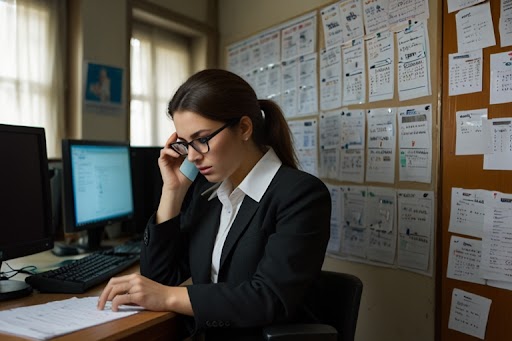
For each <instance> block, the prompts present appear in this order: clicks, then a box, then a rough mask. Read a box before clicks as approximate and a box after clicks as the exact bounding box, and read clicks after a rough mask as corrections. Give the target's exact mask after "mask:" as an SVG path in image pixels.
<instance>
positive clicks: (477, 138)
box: [455, 108, 487, 155]
mask: <svg viewBox="0 0 512 341" xmlns="http://www.w3.org/2000/svg"><path fill="white" fill-rule="evenodd" d="M456 115H457V119H456V121H457V122H456V123H457V142H456V146H455V155H481V154H484V153H485V152H486V150H487V139H486V134H485V133H484V122H486V121H487V108H485V109H475V110H467V111H457V113H456Z"/></svg>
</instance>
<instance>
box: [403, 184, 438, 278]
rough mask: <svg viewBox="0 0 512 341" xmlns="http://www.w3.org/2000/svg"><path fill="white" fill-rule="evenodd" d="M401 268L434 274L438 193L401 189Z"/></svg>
mask: <svg viewBox="0 0 512 341" xmlns="http://www.w3.org/2000/svg"><path fill="white" fill-rule="evenodd" d="M397 197H398V251H397V253H398V257H397V264H398V267H400V268H404V269H408V270H411V271H417V272H421V273H424V274H429V275H431V274H432V269H433V266H432V264H431V262H430V259H431V254H432V252H433V243H432V238H433V236H434V192H432V191H426V192H423V191H417V190H398V191H397Z"/></svg>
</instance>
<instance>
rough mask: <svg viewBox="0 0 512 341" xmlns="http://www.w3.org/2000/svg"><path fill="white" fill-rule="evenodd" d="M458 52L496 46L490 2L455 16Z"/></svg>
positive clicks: (462, 11) (467, 9) (464, 10)
mask: <svg viewBox="0 0 512 341" xmlns="http://www.w3.org/2000/svg"><path fill="white" fill-rule="evenodd" d="M455 21H456V24H457V45H458V52H468V51H475V50H479V49H483V48H486V47H489V46H494V45H496V38H495V37H494V26H493V23H492V16H491V7H490V5H489V2H486V3H484V4H481V5H477V6H473V7H469V8H466V9H463V10H461V11H460V12H458V13H457V14H456V15H455Z"/></svg>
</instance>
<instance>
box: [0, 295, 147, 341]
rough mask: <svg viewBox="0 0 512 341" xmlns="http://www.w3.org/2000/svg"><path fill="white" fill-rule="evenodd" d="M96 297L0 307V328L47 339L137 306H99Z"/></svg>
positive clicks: (120, 315) (117, 316)
mask: <svg viewBox="0 0 512 341" xmlns="http://www.w3.org/2000/svg"><path fill="white" fill-rule="evenodd" d="M97 303H98V297H85V298H76V297H73V298H69V299H65V300H61V301H52V302H48V303H45V304H37V305H32V306H27V307H21V308H14V309H9V310H3V311H0V332H2V333H7V334H12V335H18V336H22V337H27V338H33V339H40V340H47V339H51V338H53V337H56V336H59V335H64V334H68V333H71V332H74V331H77V330H81V329H84V328H88V327H92V326H96V325H98V324H102V323H106V322H110V321H114V320H117V319H120V318H123V317H127V316H130V315H133V314H136V313H137V312H138V311H140V310H141V309H140V308H138V307H135V308H134V307H130V306H121V307H120V309H119V311H117V312H113V311H112V310H110V308H107V309H105V310H98V309H97V308H96V305H97Z"/></svg>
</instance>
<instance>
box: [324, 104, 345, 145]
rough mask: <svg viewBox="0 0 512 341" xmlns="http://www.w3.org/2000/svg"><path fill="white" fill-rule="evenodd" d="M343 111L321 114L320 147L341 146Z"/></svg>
mask: <svg viewBox="0 0 512 341" xmlns="http://www.w3.org/2000/svg"><path fill="white" fill-rule="evenodd" d="M341 117H342V111H339V110H337V111H331V112H325V113H322V114H320V149H322V150H324V149H339V148H340V146H341Z"/></svg>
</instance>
